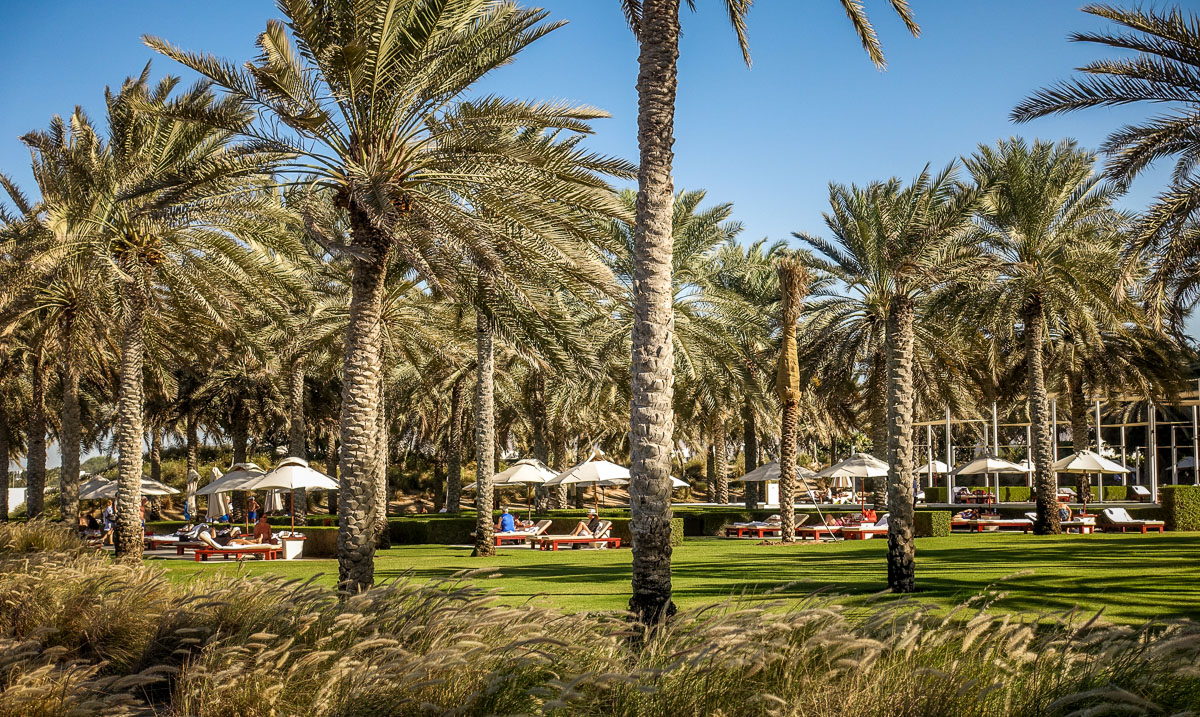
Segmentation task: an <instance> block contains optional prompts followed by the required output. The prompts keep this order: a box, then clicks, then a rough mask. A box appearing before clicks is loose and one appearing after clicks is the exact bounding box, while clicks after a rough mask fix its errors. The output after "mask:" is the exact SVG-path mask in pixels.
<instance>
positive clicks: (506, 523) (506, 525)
mask: <svg viewBox="0 0 1200 717" xmlns="http://www.w3.org/2000/svg"><path fill="white" fill-rule="evenodd" d="M516 529H517V524H516V521H514V520H513V517H512V514H511V513H509V512H508V508H505V509H504V512H502V513H501V514H500V522H499V523H496V530H498V531H500V532H501V533H511V532H513V531H514V530H516Z"/></svg>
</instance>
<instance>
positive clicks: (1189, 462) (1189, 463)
mask: <svg viewBox="0 0 1200 717" xmlns="http://www.w3.org/2000/svg"><path fill="white" fill-rule="evenodd" d="M1195 465H1196V459H1195V458H1192V457H1191V456H1188V457H1187V458H1184V459H1182V460H1180V461H1179V462H1178V463H1176V464H1175V467H1176V468H1178V469H1179V470H1184V469H1186V468H1192V467H1194V466H1195ZM1093 472H1094V471H1093Z"/></svg>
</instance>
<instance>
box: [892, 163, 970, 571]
mask: <svg viewBox="0 0 1200 717" xmlns="http://www.w3.org/2000/svg"><path fill="white" fill-rule="evenodd" d="M955 173H956V166H955V163H953V162H952V163H951V164H949V165H948V166H947V167H946V168H945V169H943V170H942V171H941V172H939V173H938V174H937V175H931V174H930V173H929V170H928V168H926V169H925V170H923V171H922V172H921V174H920V175H918V176H917V178H916V179H914V180H913V182H912V184H911V185H909V186H907V187H902V186H900V185H899V184H897V183H894V182H891V183H888V184H886V185H883V186H882V187H880V188H879V191H878V194H877V196H876V199H875V201H876V203H877V206H878V211H879V213H880V214H881V215H882V224H883V225H884V226H886V227H887V228H888V232H887V233H888V239H887V249H886V254H887V259H886V262H885V265H886V267H887V274H888V277H889V283H890V285H891V292H890V298H889V301H888V307H887V356H888V376H887V389H888V401H887V425H888V451H887V455H888V458H887V461H888V466H889V468H888V485H887V489H888V511H889V519H888V586H889V587H890V588H892V590H893V591H895V592H912V591H914V590H915V589H916V575H915V554H916V544H915V542H914V540H913V538H914V537H915V533H914V531H915V525H914V522H913V521H914V517H913V469H914V465H913V440H912V424H913V410H914V406H915V402H916V386H915V381H914V377H913V368H914V365H915V364H916V360H915V359H914V355H913V354H914V351H913V349H914V344H915V335H916V330H915V329H914V323H926V322H925V319H924V317H923V316H922V317H921V318H918V310H919V309H920V307H921V305H922V304H924V303H925V302H926V299H928V297H929V296H930V295H931V294H933V293H934V291H935V290H939V289H941V290H945V287H947V286H952V285H953V282H954V280H955V279H956V278H957V277H958V276H960V275H962V274H964V273H966V272H968V271H970V270H971V269H972V268H974V267H977V266H978V264H979V262H978V254H977V252H976V251H975V247H974V246H973V245H972V244H970V243H969V232H967V231H966V230H967V229H968V228H970V227H971V221H972V217H973V215H974V213H975V211H976V208H977V206H978V203H977V195H976V193H975V192H974V191H971V190H962V189H961V188H960V187H959V184H958V182H957V179H956V177H955Z"/></svg>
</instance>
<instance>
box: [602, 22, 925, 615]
mask: <svg viewBox="0 0 1200 717" xmlns="http://www.w3.org/2000/svg"><path fill="white" fill-rule="evenodd" d="M752 2H753V0H724V2H723V3H722V5H723V7H724V9H725V11H726V13H727V15H728V16H729V20H730V23H731V24H732V25H733V30H734V33H735V34H736V35H737V39H738V44H739V45H740V47H741V50H742V57H743V59H744V60H745V61H746V64H747V65H749V64H750V47H749V42H748V40H747V38H746V15H747V13H748V12H749V11H750V5H751V3H752ZM839 2H840V3H841V5H842V8H843V9H844V10H845V11H846V14H847V16H848V17H849V18H850V21H851V23H852V24H853V25H854V29H855V32H856V33H857V34H858V37H859V39H860V40H861V41H862V44H863V48H864V49H865V50H866V51H867V54H868V55H869V56H870V58H871V60H872V61H873V62H874V63H875V64H876V65H877V66H880V67H882V66H883V52H882V50H881V49H880V45H879V37H878V35H876V33H875V30H874V28H873V27H872V26H871V24H870V22H869V21H868V19H867V16H866V14H865V13H864V12H863V8H862V4H861V3H860V2H859V1H858V0H839ZM679 4H680V0H621V7H622V9H623V10H624V12H625V16H626V18H627V19H628V20H629V25H630V27H631V28H632V29H633V33H634V35H635V36H636V37H637V39H638V45H639V54H638V79H637V93H638V153H639V157H640V159H641V162H640V164H639V170H638V199H637V219H636V224H635V226H636V237H637V240H636V242H635V252H634V256H635V267H636V272H635V274H634V283H633V286H634V316H635V321H634V326H633V365H632V368H631V386H632V394H633V400H632V403H631V404H630V418H629V436H630V460H631V466H630V474H631V476H632V477H631V480H630V488H629V492H630V513H631V516H632V518H633V520H632V529H631V532H632V534H633V596H632V598H631V599H630V603H629V605H630V609H631V610H632V611H633V612H634V613H635V614H637V615H638V617H639V618H640V619H641V620H642V621H643V622H646V623H647V624H654V623H656V622H659V621H661V620H663V619H664V618H666V617H669V616H670V615H671V614H673V612H674V610H675V607H674V603H672V602H671V481H670V473H671V444H672V440H673V435H672V434H673V424H674V417H673V415H672V411H671V405H672V394H673V391H674V377H673V375H672V370H673V369H674V358H673V356H672V355H671V348H672V346H671V332H672V330H673V327H672V325H671V318H672V315H671V293H672V292H671V276H670V272H671V215H672V210H671V203H672V198H673V194H674V186H673V182H672V179H671V166H672V163H673V161H674V156H675V155H674V150H673V145H674V143H675V136H674V132H675V92H676V84H677V82H676V75H677V64H678V61H679V34H680V28H679ZM889 4H890V5H891V6H892V8H893V9H894V10H895V11H896V13H897V14H898V15H899V16H900V17H901V19H902V20H903V21H904V23H905V25H906V26H907V27H908V29H909V31H910V32H911V33H913V35H916V34H917V33H918V32H919V29H918V27H917V25H916V23H915V22H914V21H913V17H912V13H911V12H910V10H909V7H908V0H889ZM688 6H689V7H692V8H693V9H694V2H693V0H688Z"/></svg>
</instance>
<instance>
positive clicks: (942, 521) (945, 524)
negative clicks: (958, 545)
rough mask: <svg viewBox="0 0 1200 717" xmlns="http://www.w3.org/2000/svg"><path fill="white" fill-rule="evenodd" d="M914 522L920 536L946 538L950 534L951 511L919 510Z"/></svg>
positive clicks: (917, 534)
mask: <svg viewBox="0 0 1200 717" xmlns="http://www.w3.org/2000/svg"><path fill="white" fill-rule="evenodd" d="M913 524H914V527H915V528H916V536H917V537H918V538H944V537H946V536H947V535H950V511H948V510H918V511H917V512H916V513H915V514H914V516H913Z"/></svg>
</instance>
